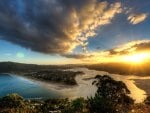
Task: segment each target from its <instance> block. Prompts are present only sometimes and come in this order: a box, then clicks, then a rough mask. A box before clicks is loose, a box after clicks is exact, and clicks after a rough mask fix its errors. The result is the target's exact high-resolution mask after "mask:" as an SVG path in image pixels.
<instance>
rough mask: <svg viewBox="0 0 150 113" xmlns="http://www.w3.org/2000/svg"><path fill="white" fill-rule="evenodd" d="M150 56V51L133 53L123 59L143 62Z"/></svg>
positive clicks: (130, 61)
mask: <svg viewBox="0 0 150 113" xmlns="http://www.w3.org/2000/svg"><path fill="white" fill-rule="evenodd" d="M149 58H150V53H135V54H132V55H126V56H123V61H125V62H128V63H143V62H144V61H145V60H147V59H149Z"/></svg>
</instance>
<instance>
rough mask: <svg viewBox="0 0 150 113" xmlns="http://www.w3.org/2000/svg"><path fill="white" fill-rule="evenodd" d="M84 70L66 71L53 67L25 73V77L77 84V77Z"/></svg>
mask: <svg viewBox="0 0 150 113" xmlns="http://www.w3.org/2000/svg"><path fill="white" fill-rule="evenodd" d="M81 74H83V72H80V71H78V72H73V71H65V70H59V69H51V70H45V71H37V72H31V73H27V74H24V76H25V77H30V78H36V79H38V80H44V81H48V82H56V83H62V84H66V85H77V82H76V80H75V77H76V76H77V75H81Z"/></svg>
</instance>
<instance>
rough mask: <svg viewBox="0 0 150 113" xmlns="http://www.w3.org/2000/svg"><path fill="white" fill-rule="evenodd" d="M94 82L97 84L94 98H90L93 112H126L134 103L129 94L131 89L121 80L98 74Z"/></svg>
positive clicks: (90, 106)
mask: <svg viewBox="0 0 150 113" xmlns="http://www.w3.org/2000/svg"><path fill="white" fill-rule="evenodd" d="M95 78H96V79H97V80H96V81H94V82H93V84H94V85H96V86H97V88H98V89H97V93H96V94H95V97H94V98H89V108H90V111H91V112H92V113H126V112H127V110H128V109H129V106H130V105H131V104H133V103H134V101H133V99H132V98H130V97H129V96H128V94H130V91H129V90H128V88H127V86H126V85H125V84H124V83H123V82H121V81H115V80H113V79H112V78H111V77H109V76H107V75H104V76H100V75H97V76H96V77H95Z"/></svg>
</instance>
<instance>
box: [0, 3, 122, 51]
mask: <svg viewBox="0 0 150 113" xmlns="http://www.w3.org/2000/svg"><path fill="white" fill-rule="evenodd" d="M121 11H122V8H121V3H119V2H116V3H113V4H109V3H108V2H100V1H99V0H4V1H3V2H0V31H1V32H0V33H1V36H2V38H1V39H3V40H6V41H9V42H12V43H14V44H18V45H20V46H22V47H25V48H28V49H31V50H33V51H37V52H42V53H48V54H64V53H68V52H71V51H72V50H73V49H74V48H75V47H77V46H78V45H81V46H82V47H83V50H84V51H86V46H87V44H88V43H87V40H88V38H89V37H93V36H94V35H96V32H95V30H96V29H97V28H99V27H101V26H103V25H106V24H109V23H110V22H111V20H112V19H113V18H114V16H115V15H116V14H118V13H121Z"/></svg>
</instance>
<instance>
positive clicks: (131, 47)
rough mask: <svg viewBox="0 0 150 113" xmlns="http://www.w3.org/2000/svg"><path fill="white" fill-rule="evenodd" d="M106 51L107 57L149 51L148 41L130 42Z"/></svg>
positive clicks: (149, 43)
mask: <svg viewBox="0 0 150 113" xmlns="http://www.w3.org/2000/svg"><path fill="white" fill-rule="evenodd" d="M107 51H108V52H109V55H126V54H130V53H132V52H133V53H134V52H140V51H150V40H139V41H132V42H129V43H127V44H124V45H122V46H119V47H117V48H113V49H111V50H107Z"/></svg>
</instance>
